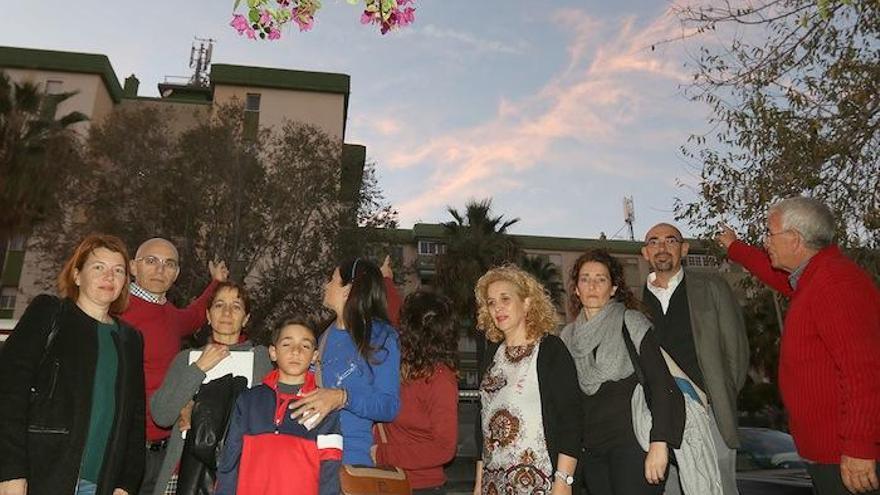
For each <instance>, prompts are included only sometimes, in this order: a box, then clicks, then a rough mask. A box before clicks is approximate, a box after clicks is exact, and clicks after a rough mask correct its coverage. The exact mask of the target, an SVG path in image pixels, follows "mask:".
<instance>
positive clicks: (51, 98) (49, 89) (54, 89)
mask: <svg viewBox="0 0 880 495" xmlns="http://www.w3.org/2000/svg"><path fill="white" fill-rule="evenodd" d="M63 86H64V84H63V83H62V82H61V81H54V80H51V79H50V80H48V81H46V97H45V98H44V99H43V108H42V112H43V117H44V118H48V119H54V118H55V112H56V111H57V110H58V100H59V96H58V95H60V94H61V93H62V91H63Z"/></svg>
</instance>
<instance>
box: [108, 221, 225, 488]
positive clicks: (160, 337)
mask: <svg viewBox="0 0 880 495" xmlns="http://www.w3.org/2000/svg"><path fill="white" fill-rule="evenodd" d="M208 271H209V272H210V274H211V279H212V280H211V283H210V284H209V285H208V287H207V288H205V290H204V292H202V295H201V296H199V297H198V299H196V300H195V301H193V302H192V303H191V304H190V305H189V306H187V307H185V308H180V309H179V308H177V307H175V306H174V305H173V304H171V303H170V302H168V300H167V298H166V294H167V293H168V290H169V289H171V286H172V285H174V282H175V281H176V280H177V276H178V275H179V274H180V257H179V255H178V253H177V248H176V247H174V244H172V243H171V242H169V241H167V240H165V239H160V238H154V239H149V240H147V241H145V242H144V243H143V244H141V246H140V247H139V248H138V250H137V254H136V255H135V258H134V259H133V260H131V273H132V275H133V276H134V281H133V282H131V284H130V286H129V288H130V291H131V295H132V296H134V297H132V298H131V299H130V302H129V306H128V309H126V310H125V312H124V313H122V315H121V318H122V320H123V321H125V322H126V323H128V324H129V325H131V326H133V327H134V328H137V329H138V330H139V331H140V332H141V334H142V335H143V337H144V382H145V386H146V399H147V404H149V403H150V398H151V397H152V396H153V393H154V392H156V390H158V389H159V387H160V386H161V385H162V381H163V380H164V379H165V374H166V373H167V372H168V367H169V366H170V365H171V361H172V360H173V359H174V356H175V355H176V354H177V352H178V351H179V350H180V341H181V339H182V338H183V337H186V336H187V335H190V334H192V333H193V332H195V331H196V330H198V329H199V328H200V327H201V326H202V325H204V324H205V321H206V318H207V316H206V315H207V308H208V304H209V302H210V299H211V297H212V296H213V294H214V288H215V287H216V286H217V284H218V283H220V282H223V281H225V280H226V278H227V277H228V275H229V270H227V269H226V264H225V263H224V262H222V261H221V262H219V263H216V264H215V263H214V262H210V263H208ZM146 413H147V414H146V421H147V425H146V426H147V457H146V465H145V468H144V480H143V482H142V483H141V488H140V491H139V493H140V494H142V495H147V494H151V493H152V492H153V489H154V486H155V484H156V477H157V476H158V473H159V468H160V467H161V465H162V460H163V458H164V457H165V448H166V446H167V445H168V437H169V435H170V430H167V429H164V428H160V427H159V426H157V425H156V424H155V423H153V418H152V415H151V414H150V410H149V407H147V411H146Z"/></svg>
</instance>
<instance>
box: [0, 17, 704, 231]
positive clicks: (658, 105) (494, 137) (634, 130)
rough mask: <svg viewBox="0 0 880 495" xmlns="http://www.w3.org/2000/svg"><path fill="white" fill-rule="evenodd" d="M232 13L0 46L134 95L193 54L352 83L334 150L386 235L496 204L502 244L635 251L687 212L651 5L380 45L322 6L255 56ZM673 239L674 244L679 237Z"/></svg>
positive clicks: (672, 60) (676, 67) (684, 121)
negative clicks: (86, 68)
mask: <svg viewBox="0 0 880 495" xmlns="http://www.w3.org/2000/svg"><path fill="white" fill-rule="evenodd" d="M232 3H233V2H232V1H231V0H229V1H226V0H211V1H195V0H191V1H178V2H170V1H165V0H155V1H153V2H127V1H124V0H123V1H120V2H98V1H94V0H83V1H78V2H64V3H57V2H32V1H28V2H13V3H10V4H9V5H6V6H5V7H4V9H3V11H4V19H5V20H6V22H4V29H3V30H2V31H0V44H2V45H12V46H26V47H35V48H48V49H58V50H71V51H85V52H93V53H103V54H106V55H107V56H108V57H109V58H110V60H111V63H112V64H113V67H114V69H115V71H116V74H117V75H118V76H119V77H120V79H123V78H125V77H126V76H128V75H129V74H132V73H134V74H136V75H137V76H138V78H139V79H140V80H141V89H140V93H141V94H142V95H156V94H157V90H156V84H157V83H158V82H160V81H161V80H162V79H163V78H164V76H166V75H169V76H186V75H188V74H189V72H190V70H189V69H188V67H187V65H188V59H189V51H190V46H191V43H192V40H193V37H194V36H199V37H210V38H214V39H216V40H217V43H216V45H215V49H214V62H222V63H232V64H244V65H256V66H267V67H281V68H289V69H302V70H318V71H328V72H341V73H346V74H350V75H351V80H352V89H351V100H350V107H349V123H348V134H347V136H346V140H347V142H351V143H360V144H364V145H366V146H367V150H368V156H369V158H371V159H373V160H375V161H376V162H377V164H378V171H379V177H380V182H381V186H382V188H383V189H384V191H385V194H386V196H387V198H388V199H389V200H390V201H391V202H392V204H394V205H395V206H396V207H397V208H398V209H399V210H400V219H401V224H402V226H404V227H408V226H411V225H412V224H413V223H414V222H418V221H422V222H438V221H445V220H448V219H449V216H448V214H447V213H446V206H447V205H452V206H454V207H457V208H462V207H463V205H464V204H465V202H466V201H467V200H468V199H470V198H478V199H479V198H483V197H488V196H491V197H492V198H494V207H495V210H496V213H499V214H504V215H505V216H508V217H519V218H520V219H521V221H520V223H518V224H517V225H516V226H515V227H514V228H513V231H514V232H517V233H524V234H536V235H554V236H571V237H596V236H598V235H599V233H600V232H605V233H607V234H608V235H609V236H612V235H614V234H615V233H618V231H619V234H618V237H620V236H622V235H624V230H621V228H622V227H623V225H624V223H623V207H622V201H623V197H624V196H632V197H633V198H634V201H635V208H636V225H635V231H636V236H637V237H638V236H641V235H642V234H643V233H644V231H645V230H647V228H649V227H650V226H651V225H653V224H654V223H656V222H659V221H663V220H670V219H671V218H672V205H673V199H674V198H675V197H682V198H685V199H689V198H692V195H693V193H692V190H691V189H690V188H688V187H680V186H678V185H677V184H678V183H679V182H684V183H685V184H693V183H694V182H695V178H694V173H695V169H694V164H692V163H687V162H686V161H685V160H684V159H683V158H682V157H681V155H680V153H679V147H680V146H681V145H682V144H684V143H685V140H686V139H687V136H688V135H689V134H690V133H693V132H700V131H704V130H705V129H706V123H705V117H706V109H705V108H704V107H702V106H700V105H699V104H696V103H691V102H689V101H688V100H687V99H686V98H685V97H684V96H683V95H682V90H681V85H682V84H686V83H687V81H688V80H689V74H688V68H686V67H685V66H684V64H685V62H688V61H689V59H688V53H689V52H693V51H694V50H695V47H694V46H693V45H691V46H683V45H681V44H665V45H662V46H659V47H657V49H656V50H651V45H652V44H653V43H656V42H657V41H660V40H664V39H668V38H670V37H674V36H675V35H676V34H679V32H680V27H679V25H678V22H677V21H676V20H675V19H674V17H672V16H671V15H670V14H669V13H668V9H669V6H670V4H669V3H668V2H664V1H648V0H620V1H615V2H606V1H596V0H582V1H565V0H557V1H553V2H535V1H520V0H504V1H501V0H479V1H464V0H446V1H439V0H422V1H419V0H417V4H416V7H417V12H416V22H415V24H413V25H412V26H410V27H408V28H406V29H404V30H402V31H399V32H396V33H391V34H389V35H386V36H381V35H380V34H379V33H378V30H376V29H375V28H373V27H370V26H362V25H361V24H360V23H359V10H358V8H357V7H356V6H351V5H349V4H348V3H347V2H346V1H344V0H325V1H324V8H323V9H322V10H321V11H320V12H319V14H318V19H317V23H316V25H315V28H314V29H313V30H312V31H311V32H307V33H300V32H297V31H293V30H287V31H286V32H285V33H284V36H283V38H282V39H281V40H280V41H277V42H254V41H249V40H246V39H244V38H241V37H239V36H238V35H237V34H236V33H235V31H234V30H233V29H232V28H230V27H228V22H229V20H230V17H231V10H232ZM683 230H685V231H687V230H688V229H687V228H685V229H683Z"/></svg>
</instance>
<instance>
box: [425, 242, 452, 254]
mask: <svg viewBox="0 0 880 495" xmlns="http://www.w3.org/2000/svg"><path fill="white" fill-rule="evenodd" d="M445 253H446V244H443V243H442V242H437V241H419V254H421V255H426V256H435V255H438V254H445Z"/></svg>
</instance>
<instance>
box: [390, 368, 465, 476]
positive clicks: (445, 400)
mask: <svg viewBox="0 0 880 495" xmlns="http://www.w3.org/2000/svg"><path fill="white" fill-rule="evenodd" d="M428 388H429V389H430V396H429V397H428V398H427V401H428V411H429V412H428V418H427V420H428V422H429V424H430V425H431V432H432V435H431V437H432V438H431V440H430V441H428V442H422V443H406V444H394V443H381V442H379V443H378V444H377V447H376V461H377V463H378V464H390V465H392V466H397V467H400V468H403V469H425V468H431V467H436V466H442V465H444V464H446V463H447V462H449V461H450V460H451V459H452V458H453V457H455V451H456V447H457V445H458V382H457V380H456V377H455V374H454V373H452V371H451V370H449V369H448V368H446V367H445V366H444V367H441V368H440V369H439V371H438V372H437V373H436V374H435V375H434V376H433V377H432V378H431V379H430V381H429V387H428Z"/></svg>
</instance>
